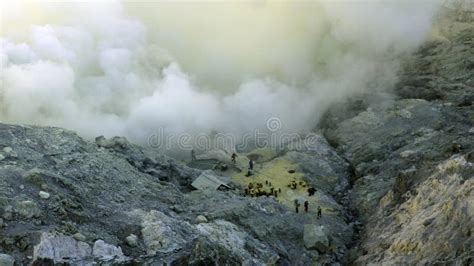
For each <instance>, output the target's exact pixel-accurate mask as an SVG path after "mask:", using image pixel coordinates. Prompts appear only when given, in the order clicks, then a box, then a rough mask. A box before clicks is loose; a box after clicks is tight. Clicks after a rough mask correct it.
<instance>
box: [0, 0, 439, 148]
mask: <svg viewBox="0 0 474 266" xmlns="http://www.w3.org/2000/svg"><path fill="white" fill-rule="evenodd" d="M437 7H438V1H395V0H393V1H375V0H374V1H344V2H342V1H341V2H339V1H301V2H299V1H263V0H261V1H245V2H238V1H237V2H234V1H232V2H189V1H187V2H181V1H177V2H168V1H162V2H154V1H151V2H146V1H139V2H124V3H121V2H115V1H107V2H96V3H91V2H87V3H80V2H67V3H54V2H38V1H20V2H15V1H8V0H5V1H4V2H2V6H1V8H2V11H3V12H2V14H3V15H2V17H1V19H2V32H1V40H0V42H1V50H0V60H1V61H0V64H1V76H0V79H1V87H0V121H2V122H7V123H27V124H40V125H54V126H62V127H67V128H70V129H73V130H76V131H78V132H79V133H80V134H82V135H83V136H85V137H94V136H97V135H106V136H113V135H125V136H127V137H129V138H131V139H132V140H134V141H137V142H146V140H147V138H148V137H149V136H150V135H152V134H154V133H156V132H157V131H158V129H159V128H163V129H164V132H165V133H167V134H171V133H182V132H187V133H191V134H196V133H209V132H211V131H217V132H226V133H235V134H242V133H243V132H246V131H249V130H253V129H256V128H265V126H266V120H267V119H268V118H269V117H278V118H279V119H280V120H281V121H282V124H283V128H282V130H283V131H286V132H305V131H308V130H310V129H311V128H313V127H314V126H315V125H316V123H317V122H318V119H319V118H320V115H321V114H322V112H323V111H324V110H325V109H326V108H327V107H328V106H329V105H330V104H331V103H333V102H334V101H335V100H338V99H341V98H343V97H347V96H349V95H350V94H351V93H353V92H358V91H363V90H366V89H368V88H369V87H376V88H379V89H380V88H384V87H389V86H390V85H391V84H393V82H394V81H395V80H396V70H397V66H398V64H397V58H399V57H400V56H401V55H403V54H405V53H408V52H411V51H413V49H415V48H416V47H417V46H418V45H420V44H421V43H422V42H423V41H424V40H425V38H426V36H427V34H428V33H429V31H430V28H431V20H432V17H433V15H434V14H435V12H436V10H437Z"/></svg>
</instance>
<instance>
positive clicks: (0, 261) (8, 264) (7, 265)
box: [0, 254, 15, 266]
mask: <svg viewBox="0 0 474 266" xmlns="http://www.w3.org/2000/svg"><path fill="white" fill-rule="evenodd" d="M14 264H15V259H13V257H12V256H10V255H7V254H0V265H1V266H13V265H14Z"/></svg>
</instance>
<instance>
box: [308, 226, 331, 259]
mask: <svg viewBox="0 0 474 266" xmlns="http://www.w3.org/2000/svg"><path fill="white" fill-rule="evenodd" d="M303 240H304V245H305V247H306V248H307V249H316V250H317V251H319V252H326V251H327V250H328V248H329V237H328V236H327V234H326V230H325V229H324V226H318V225H315V224H305V225H304V238H303Z"/></svg>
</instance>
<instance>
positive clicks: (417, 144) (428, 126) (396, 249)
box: [321, 1, 474, 265]
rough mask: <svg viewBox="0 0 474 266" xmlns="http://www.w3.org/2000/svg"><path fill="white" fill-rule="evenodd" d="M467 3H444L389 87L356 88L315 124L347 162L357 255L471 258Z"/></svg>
mask: <svg viewBox="0 0 474 266" xmlns="http://www.w3.org/2000/svg"><path fill="white" fill-rule="evenodd" d="M458 2H459V1H458ZM473 10H474V8H471V9H466V8H465V7H463V9H452V8H448V9H446V10H444V13H442V14H441V15H440V19H439V25H438V33H437V37H436V38H434V39H433V40H431V41H430V42H428V43H426V44H425V45H424V46H423V47H421V48H420V49H419V50H418V52H416V53H415V54H414V55H412V56H410V57H409V58H407V59H406V60H405V63H404V65H403V67H402V71H401V73H400V77H401V79H400V82H399V83H398V84H397V85H396V87H395V88H394V91H393V93H391V94H382V93H379V94H370V95H359V96H358V97H354V98H353V99H351V100H348V101H346V102H344V103H341V104H339V105H338V106H335V107H333V108H332V110H330V111H329V112H328V113H327V115H326V117H325V120H324V122H323V124H322V125H321V128H322V129H323V130H324V135H325V136H326V137H327V138H328V140H329V141H330V142H331V143H332V145H333V146H335V147H337V151H338V153H339V154H341V155H342V156H343V157H344V158H345V159H347V160H348V161H349V162H350V164H351V165H352V168H353V169H354V176H353V179H352V180H351V181H352V182H351V183H352V185H353V186H352V189H351V193H350V195H351V205H352V208H353V209H356V210H358V213H359V215H360V217H361V219H362V220H363V221H364V223H365V230H364V231H363V233H362V235H361V237H362V239H361V242H360V247H359V249H355V250H353V252H352V254H353V256H354V259H355V262H356V264H361V265H363V264H367V263H376V264H419V263H423V264H425V263H429V264H432V263H449V264H451V263H462V264H466V265H469V264H471V263H472V260H473V257H474V238H473V236H472V228H474V221H473V215H474V212H473V211H474V192H473V188H474V186H473V185H474V183H473V177H474V172H473V170H474V165H473V162H474V161H473V152H474V150H473V149H474V106H473V104H474V103H473V101H474V78H473V77H474V64H473V63H474V61H473V60H474V23H473V21H474V19H473V18H474V16H473V14H474V13H473Z"/></svg>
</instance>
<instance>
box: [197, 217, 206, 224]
mask: <svg viewBox="0 0 474 266" xmlns="http://www.w3.org/2000/svg"><path fill="white" fill-rule="evenodd" d="M196 223H197V224H202V223H207V218H206V217H205V216H204V215H198V216H197V217H196Z"/></svg>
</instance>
